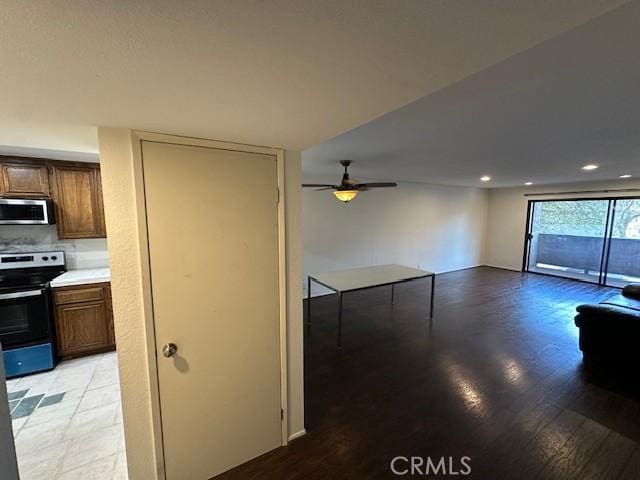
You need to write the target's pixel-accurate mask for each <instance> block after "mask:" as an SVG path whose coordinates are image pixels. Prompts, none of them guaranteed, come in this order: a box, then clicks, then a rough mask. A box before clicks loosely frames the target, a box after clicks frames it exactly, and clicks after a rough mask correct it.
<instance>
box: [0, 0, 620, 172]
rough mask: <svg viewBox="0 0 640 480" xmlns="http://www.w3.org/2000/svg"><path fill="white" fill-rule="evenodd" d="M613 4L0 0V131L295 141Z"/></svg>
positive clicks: (65, 142) (39, 141)
mask: <svg viewBox="0 0 640 480" xmlns="http://www.w3.org/2000/svg"><path fill="white" fill-rule="evenodd" d="M622 3H624V2H623V0H562V1H553V2H548V1H532V0H457V1H455V2H442V1H424V0H405V1H403V2H398V1H396V0H386V1H384V0H358V1H357V0H351V1H346V0H326V1H322V2H314V1H307V2H304V1H303V2H300V1H293V0H289V1H287V0H271V1H262V0H253V1H250V0H236V1H232V2H231V1H211V0H191V1H175V0H156V1H153V2H152V1H148V0H147V1H144V0H138V1H136V0H132V1H127V2H122V1H104V0H87V1H83V2H78V1H76V0H40V1H37V2H29V1H18V0H6V1H4V2H2V8H1V9H0V58H1V59H2V61H1V62H0V100H1V104H2V109H1V110H0V144H4V145H13V146H22V147H34V146H35V147H38V148H52V149H56V150H65V149H67V150H73V151H89V152H96V151H97V147H96V144H95V130H88V129H89V128H92V127H95V126H96V125H104V126H114V127H118V126H120V127H130V128H138V129H145V130H152V131H160V132H169V133H174V134H183V135H191V136H200V137H206V138H216V139H223V140H228V141H239V142H248V143H254V144H263V145H269V146H281V147H285V148H292V149H305V148H308V147H310V146H313V145H316V144H318V143H319V142H321V141H323V140H326V139H328V138H332V137H334V136H335V135H337V134H339V133H342V132H344V131H347V130H348V129H351V128H353V127H354V126H357V125H361V124H363V123H365V122H367V121H369V120H371V119H373V118H376V117H378V116H380V115H382V114H384V113H386V112H388V111H391V110H393V109H396V108H398V107H400V106H402V105H406V104H407V103H409V102H411V101H413V100H416V99H418V98H420V97H423V96H424V95H427V94H429V93H432V92H435V91H437V90H439V89H442V88H444V87H446V86H447V85H450V84H452V83H453V82H455V81H458V80H461V79H463V78H465V77H467V76H469V75H470V74H472V73H474V72H478V71H481V70H483V69H485V68H487V67H489V66H491V65H493V64H495V63H497V62H499V61H501V60H504V59H506V58H508V57H510V56H512V55H513V54H515V53H517V52H521V51H523V50H525V49H527V48H530V47H532V46H534V45H536V44H538V43H540V42H542V41H544V40H546V39H549V38H552V37H554V36H556V35H558V34H560V33H561V32H565V31H568V30H570V29H571V28H574V27H575V26H577V25H580V24H582V23H584V22H586V21H587V20H589V19H591V18H594V17H596V16H598V15H601V14H602V13H605V12H607V11H609V10H611V9H613V8H615V7H617V6H619V5H620V4H622ZM52 143H53V145H52ZM407 147H409V145H407ZM386 151H388V150H385V152H386ZM345 153H346V152H345ZM339 156H340V157H341V156H343V155H342V152H341V153H340V155H339ZM398 161H400V162H404V161H405V160H402V159H398ZM429 171H430V170H425V171H424V172H423V174H424V173H428V172H429ZM381 173H382V172H381Z"/></svg>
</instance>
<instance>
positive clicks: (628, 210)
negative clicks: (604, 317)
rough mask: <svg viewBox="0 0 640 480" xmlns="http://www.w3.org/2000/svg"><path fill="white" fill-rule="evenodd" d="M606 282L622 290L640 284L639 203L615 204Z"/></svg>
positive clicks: (620, 202)
mask: <svg viewBox="0 0 640 480" xmlns="http://www.w3.org/2000/svg"><path fill="white" fill-rule="evenodd" d="M614 204H615V205H614V206H615V208H614V214H613V219H612V222H611V235H610V245H609V248H608V252H607V256H606V258H605V265H604V273H605V282H604V283H606V284H608V285H614V286H617V287H622V286H624V285H626V284H628V283H633V282H640V199H624V200H623V199H618V200H614Z"/></svg>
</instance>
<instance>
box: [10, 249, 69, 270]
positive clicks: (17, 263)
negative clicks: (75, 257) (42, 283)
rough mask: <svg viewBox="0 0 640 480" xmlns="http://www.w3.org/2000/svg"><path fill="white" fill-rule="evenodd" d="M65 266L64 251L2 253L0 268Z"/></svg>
mask: <svg viewBox="0 0 640 480" xmlns="http://www.w3.org/2000/svg"><path fill="white" fill-rule="evenodd" d="M57 266H64V252H33V253H0V270H9V269H13V268H34V267H57Z"/></svg>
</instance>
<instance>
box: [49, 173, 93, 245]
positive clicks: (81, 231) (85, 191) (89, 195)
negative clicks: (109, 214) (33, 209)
mask: <svg viewBox="0 0 640 480" xmlns="http://www.w3.org/2000/svg"><path fill="white" fill-rule="evenodd" d="M52 176H53V187H54V189H53V194H54V195H53V196H54V201H55V204H56V219H57V224H58V238H61V239H64V238H100V237H105V236H106V231H105V226H104V214H103V206H102V186H101V184H100V169H99V168H96V167H93V166H90V167H84V166H58V165H55V166H53V167H52Z"/></svg>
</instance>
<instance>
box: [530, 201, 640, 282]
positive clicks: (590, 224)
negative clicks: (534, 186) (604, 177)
mask: <svg viewBox="0 0 640 480" xmlns="http://www.w3.org/2000/svg"><path fill="white" fill-rule="evenodd" d="M526 232H527V233H526V237H525V249H524V257H523V270H524V271H527V272H534V273H542V274H547V275H555V276H561V277H565V278H573V279H576V280H582V281H586V282H590V283H597V284H599V285H608V286H614V287H622V286H624V285H626V284H628V283H632V282H638V281H640V262H638V261H637V259H638V258H640V198H599V199H571V200H530V201H529V205H528V215H527V230H526Z"/></svg>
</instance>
